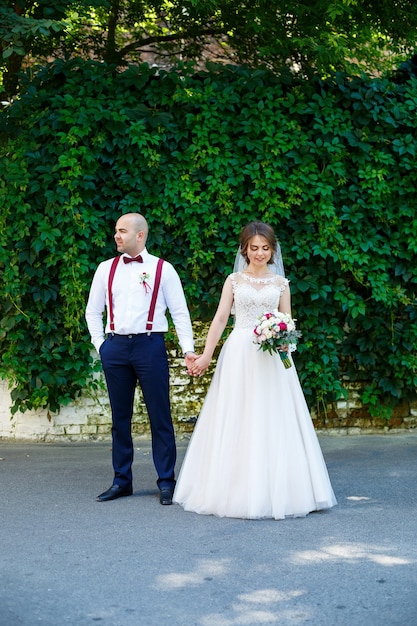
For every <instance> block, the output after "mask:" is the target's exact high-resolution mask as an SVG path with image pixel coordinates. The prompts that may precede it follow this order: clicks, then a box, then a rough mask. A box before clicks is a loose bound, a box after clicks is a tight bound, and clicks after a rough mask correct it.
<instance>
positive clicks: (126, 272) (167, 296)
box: [85, 248, 194, 353]
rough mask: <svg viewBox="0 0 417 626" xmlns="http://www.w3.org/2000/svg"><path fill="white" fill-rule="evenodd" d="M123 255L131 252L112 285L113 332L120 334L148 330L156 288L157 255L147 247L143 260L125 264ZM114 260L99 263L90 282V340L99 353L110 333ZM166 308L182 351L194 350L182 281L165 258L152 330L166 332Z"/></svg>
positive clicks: (117, 272)
mask: <svg viewBox="0 0 417 626" xmlns="http://www.w3.org/2000/svg"><path fill="white" fill-rule="evenodd" d="M124 256H128V255H126V254H123V255H122V256H121V258H120V260H119V262H118V264H117V268H116V272H115V274H114V279H113V286H112V294H113V317H114V332H115V333H117V334H119V335H130V334H138V333H146V332H147V331H146V322H147V320H148V313H149V306H150V303H151V298H152V293H153V288H154V282H155V275H156V265H157V262H158V257H156V256H153V255H152V254H149V252H148V251H147V250H146V248H145V249H144V250H143V251H142V252H141V256H142V259H143V263H138V262H136V261H135V262H132V263H125V262H124V261H123V257H124ZM112 262H113V259H108V260H107V261H103V263H100V265H99V266H98V268H97V270H96V273H95V274H94V278H93V282H92V284H91V289H90V295H89V298H88V303H87V308H86V313H85V317H86V320H87V325H88V330H89V331H90V335H91V341H92V343H93V345H94V347H95V348H96V350H97V352H98V351H99V349H100V346H101V344H102V343H103V342H104V339H105V333H110V332H111V331H110V319H109V294H108V293H107V288H108V282H109V273H110V268H111V265H112ZM145 274H148V275H149V278H146V279H145V278H144V275H145ZM143 280H146V283H147V284H148V285H149V286H150V289H149V288H148V289H146V288H145V285H144V283H143ZM105 308H107V322H106V324H105V328H103V312H104V310H105ZM167 309H168V310H169V312H170V314H171V317H172V320H173V322H174V325H175V330H176V332H177V335H178V340H179V343H180V346H181V349H182V351H183V353H185V352H189V351H193V350H194V341H193V331H192V326H191V320H190V314H189V311H188V308H187V303H186V301H185V296H184V291H183V288H182V285H181V280H180V277H179V276H178V274H177V272H176V271H175V269H174V267H173V266H172V265H171V264H170V263H168V262H167V261H165V262H164V264H163V266H162V275H161V283H160V286H159V291H158V297H157V300H156V306H155V314H154V319H153V326H152V331H153V332H166V331H167V330H168V320H167V317H166V310H167Z"/></svg>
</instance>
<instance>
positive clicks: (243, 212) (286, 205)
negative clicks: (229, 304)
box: [0, 61, 417, 417]
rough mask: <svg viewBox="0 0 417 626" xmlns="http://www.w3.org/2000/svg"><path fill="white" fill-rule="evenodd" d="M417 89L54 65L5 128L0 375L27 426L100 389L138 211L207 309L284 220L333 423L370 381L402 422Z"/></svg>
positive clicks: (369, 395) (255, 74)
mask: <svg viewBox="0 0 417 626" xmlns="http://www.w3.org/2000/svg"><path fill="white" fill-rule="evenodd" d="M416 113H417V81H416V80H415V79H410V80H407V81H405V82H403V83H401V84H397V83H394V82H390V81H389V80H386V79H373V80H371V79H367V78H357V77H355V78H352V77H348V76H345V75H336V76H334V77H332V78H331V79H329V80H327V81H320V80H318V79H317V80H316V81H310V82H306V83H302V82H294V83H292V84H283V83H280V82H279V81H278V80H277V79H276V78H275V77H274V76H273V75H272V74H270V73H269V72H266V71H261V70H256V71H249V70H246V69H243V68H224V67H223V68H215V67H212V68H208V70H207V71H205V72H198V73H193V72H192V71H187V70H186V69H184V68H182V69H181V71H180V70H173V71H171V72H169V73H161V74H160V75H157V73H156V70H154V69H149V68H148V67H147V66H141V67H131V68H129V69H128V70H126V71H124V72H121V73H117V72H115V71H113V70H112V68H109V67H107V66H106V65H104V64H101V63H93V62H87V63H86V62H81V61H73V62H71V63H63V62H57V63H54V64H53V65H51V66H49V67H48V68H45V69H43V70H41V71H40V73H39V74H38V75H37V77H35V79H34V80H32V82H31V83H30V84H28V87H27V90H26V92H25V93H24V94H23V95H22V97H21V98H20V99H19V100H16V101H15V102H14V103H13V105H12V106H10V107H8V108H7V109H5V110H3V111H2V113H1V115H0V124H1V126H0V133H1V134H0V142H1V145H0V206H1V212H0V238H1V239H0V272H1V281H0V312H1V318H2V325H1V331H0V352H1V365H0V374H1V375H2V376H3V377H7V378H8V379H9V380H11V381H12V383H13V385H14V390H13V394H12V398H13V410H17V409H19V410H25V409H33V408H35V409H36V408H38V407H50V409H51V410H52V411H54V410H57V409H58V407H59V406H62V405H63V404H65V403H67V402H68V401H69V400H70V399H71V398H72V397H74V395H76V394H77V393H78V392H79V391H81V390H82V389H85V388H86V386H87V385H88V384H91V365H92V361H91V355H90V348H91V346H90V344H89V340H88V334H87V330H86V326H85V322H84V308H85V302H86V298H87V293H88V288H89V285H90V282H91V279H92V274H93V272H94V270H95V268H96V266H97V264H98V262H100V261H101V260H103V259H105V258H108V257H110V256H113V255H114V246H113V238H112V235H113V228H114V222H115V221H116V219H117V217H118V216H119V215H120V214H121V213H123V212H127V211H140V212H142V213H143V214H144V215H145V216H146V218H147V219H148V222H149V224H150V237H149V245H148V247H149V248H150V249H151V251H152V252H153V253H156V254H161V255H162V256H164V257H165V258H166V259H168V260H169V261H171V262H172V263H173V264H174V265H175V266H176V267H177V269H178V271H179V273H180V275H181V277H182V280H183V282H184V286H185V290H186V295H187V299H188V302H189V305H190V309H191V313H192V316H193V319H195V320H197V319H206V318H208V317H209V316H210V315H211V313H212V312H213V308H214V307H215V305H216V303H217V300H218V297H219V295H220V290H221V286H222V283H223V280H224V277H225V276H226V275H227V274H228V273H229V272H230V271H231V269H232V265H233V259H234V255H235V252H236V246H237V239H238V234H239V232H240V229H241V228H242V226H244V225H245V224H246V223H247V222H248V221H249V220H251V219H263V220H265V221H267V222H269V223H271V224H272V225H273V226H274V227H275V229H276V232H277V234H278V237H279V239H280V242H281V246H282V249H283V255H284V262H285V265H286V270H287V275H288V277H289V278H290V279H291V287H292V297H293V313H294V316H295V317H296V318H297V319H298V325H299V327H300V328H301V330H302V332H303V340H302V341H301V343H300V345H299V353H298V356H297V363H298V369H299V371H300V377H301V381H302V384H303V388H304V391H305V393H306V397H307V400H308V401H309V403H310V405H311V406H312V407H314V408H315V409H316V410H318V411H320V409H321V407H323V409H324V407H325V405H326V404H327V402H328V401H329V400H335V399H338V398H340V397H342V396H343V395H344V394H345V385H344V382H346V381H347V380H349V381H351V382H353V383H364V386H363V387H361V389H363V391H362V392H361V402H363V403H365V404H366V405H367V406H368V408H369V410H370V411H371V413H372V412H373V413H375V414H378V415H379V416H386V417H388V416H389V415H390V413H391V409H392V408H393V407H394V406H396V405H398V404H401V403H403V402H404V401H409V400H414V399H415V397H416V381H417V370H416V368H417V359H416V348H415V346H416V339H417V309H416V289H417V263H416V250H417V239H416V237H415V233H416V232H417V212H416V206H417V204H416V201H417V191H416V185H415V163H416V154H417V135H416V125H417V115H416Z"/></svg>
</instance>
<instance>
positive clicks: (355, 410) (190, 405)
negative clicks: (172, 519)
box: [0, 351, 417, 441]
mask: <svg viewBox="0 0 417 626" xmlns="http://www.w3.org/2000/svg"><path fill="white" fill-rule="evenodd" d="M213 368H214V363H213V365H212V367H211V369H210V371H209V372H208V374H207V375H206V376H204V377H203V378H198V379H196V378H190V377H189V376H187V374H186V371H185V367H184V361H183V359H182V358H180V357H178V354H177V353H176V352H175V351H172V352H171V358H170V370H171V407H172V416H173V422H174V428H175V430H176V433H177V435H178V434H179V433H184V432H187V433H190V432H192V429H193V425H194V423H195V419H196V417H197V415H198V413H199V411H200V408H201V405H202V402H203V400H204V397H205V395H206V393H207V389H208V385H209V383H210V380H211V374H212V371H213ZM102 387H103V388H102V391H101V392H98V393H96V394H95V395H92V394H88V393H85V394H84V395H83V396H82V397H80V398H79V399H77V400H75V401H74V402H72V403H71V404H69V405H68V406H64V407H62V408H61V410H60V411H59V413H49V412H48V411H47V410H38V411H26V412H24V413H20V412H17V413H15V414H14V415H13V416H12V415H11V411H10V406H11V398H10V391H9V389H8V386H7V383H6V382H5V381H3V380H1V379H0V439H16V440H20V439H26V440H32V441H59V440H65V441H82V440H88V439H110V437H111V413H110V406H109V402H108V398H107V393H106V390H105V385H104V382H103V385H102ZM312 419H313V423H314V425H315V427H316V428H317V429H318V430H320V431H332V432H337V433H339V434H354V433H359V432H362V433H363V432H375V431H377V432H381V431H387V430H397V429H401V430H404V429H414V428H417V402H413V403H411V404H409V403H403V405H402V406H399V407H397V409H396V410H395V411H394V413H393V415H392V417H391V419H390V420H386V419H383V418H378V417H371V416H369V414H368V412H367V411H366V409H365V408H364V407H362V406H361V404H360V401H359V394H358V385H350V386H349V387H348V397H347V398H346V399H345V400H344V401H343V402H342V401H341V402H337V403H334V404H333V405H329V406H328V407H326V410H325V411H322V412H321V413H320V414H316V413H315V412H313V413H312ZM132 430H133V433H134V434H135V435H144V434H149V424H148V417H147V413H146V409H145V407H144V404H143V400H142V397H141V392H140V390H139V389H138V390H137V393H136V398H135V412H134V418H133V425H132Z"/></svg>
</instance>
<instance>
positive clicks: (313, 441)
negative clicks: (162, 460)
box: [173, 222, 336, 519]
mask: <svg viewBox="0 0 417 626" xmlns="http://www.w3.org/2000/svg"><path fill="white" fill-rule="evenodd" d="M240 254H241V260H242V263H241V266H242V268H243V269H242V271H236V272H234V273H233V274H231V275H230V276H228V277H227V278H226V281H225V283H224V286H223V290H222V295H221V299H220V303H219V306H218V309H217V312H216V314H215V316H214V318H213V321H212V323H211V326H210V329H209V332H208V336H207V341H206V345H205V348H204V351H203V353H202V354H201V355H200V356H198V357H197V358H196V359H195V361H194V363H193V365H192V368H191V369H190V373H191V374H192V375H194V376H198V375H201V374H203V373H204V372H205V371H206V369H207V367H208V365H209V363H210V361H211V358H212V356H213V352H214V349H215V347H216V345H217V343H218V341H219V339H220V337H221V335H222V333H223V331H224V329H225V327H226V324H227V322H228V319H229V316H230V313H231V311H232V310H234V313H235V316H236V318H235V325H234V328H233V330H232V332H231V334H230V335H229V337H228V338H227V340H226V341H225V343H224V345H223V348H222V350H221V352H220V355H219V358H218V362H217V367H216V370H215V373H214V375H213V379H212V382H211V385H210V389H209V391H208V393H207V396H206V399H205V401H204V404H203V407H202V410H201V413H200V416H199V418H198V420H197V424H196V426H195V429H194V433H193V435H192V437H191V440H190V443H189V445H188V448H187V451H186V455H185V458H184V462H183V465H182V468H181V471H180V474H179V478H178V482H177V485H176V488H175V492H174V499H173V500H174V502H176V503H178V504H180V505H181V506H183V507H184V509H185V510H186V511H194V512H195V513H201V514H213V515H218V516H227V517H237V518H247V519H258V518H274V519H283V518H285V517H290V516H291V517H300V516H305V515H307V514H308V513H310V512H311V511H316V510H320V509H327V508H330V507H332V506H334V505H335V504H336V498H335V495H334V493H333V489H332V486H331V484H330V480H329V476H328V473H327V468H326V465H325V462H324V459H323V455H322V452H321V449H320V445H319V442H318V439H317V436H316V433H315V430H314V427H313V424H312V421H311V418H310V414H309V411H308V407H307V404H306V401H305V398H304V394H303V391H302V389H301V385H300V382H299V379H298V375H297V372H296V368H295V366H294V363H293V362H292V359H291V356H290V359H291V363H292V367H290V368H288V369H286V368H285V367H284V365H283V363H282V361H281V358H280V356H279V355H278V354H276V353H273V354H270V353H268V352H264V351H262V350H259V348H258V346H256V345H255V344H254V343H253V337H254V332H253V331H254V327H255V325H256V322H257V317H258V316H260V315H262V314H263V313H265V312H266V311H272V310H273V309H276V308H278V310H279V311H281V312H283V313H288V314H290V315H291V296H290V287H289V281H288V280H287V279H286V278H285V277H284V276H283V274H284V271H283V266H282V262H281V260H280V258H278V257H280V254H279V246H278V244H277V241H276V237H275V234H274V231H273V229H272V228H271V226H269V225H268V224H264V223H263V222H251V223H250V224H248V225H247V226H246V227H245V228H244V229H243V230H242V233H241V236H240ZM276 268H278V269H276ZM274 269H275V271H274ZM276 272H278V273H276Z"/></svg>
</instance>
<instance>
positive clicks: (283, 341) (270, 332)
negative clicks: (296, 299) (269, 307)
mask: <svg viewBox="0 0 417 626" xmlns="http://www.w3.org/2000/svg"><path fill="white" fill-rule="evenodd" d="M257 321H258V324H257V325H256V326H255V328H254V331H253V332H254V333H255V337H254V339H253V343H256V344H257V345H258V346H259V349H260V350H264V351H266V350H267V351H268V352H269V354H272V353H273V352H278V354H279V355H280V357H281V360H282V362H283V364H284V367H285V368H286V369H288V368H289V367H291V361H290V359H289V358H288V350H289V351H290V352H293V351H294V350H295V349H296V345H297V339H298V338H299V337H301V332H300V331H299V330H296V328H295V320H293V319H292V317H291V316H290V315H288V313H280V312H279V311H278V310H277V309H274V311H272V312H271V313H264V314H263V315H261V316H260V317H258V320H257ZM285 348H287V350H285Z"/></svg>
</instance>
